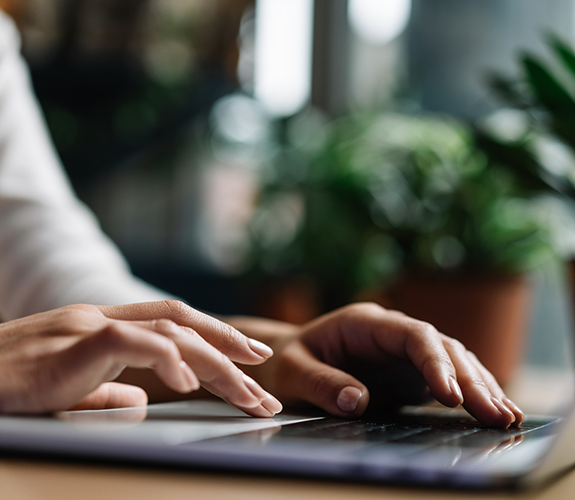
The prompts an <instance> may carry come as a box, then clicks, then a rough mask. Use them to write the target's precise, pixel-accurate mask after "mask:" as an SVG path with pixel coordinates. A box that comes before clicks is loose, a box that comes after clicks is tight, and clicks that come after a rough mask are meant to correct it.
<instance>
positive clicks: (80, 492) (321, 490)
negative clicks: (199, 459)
mask: <svg viewBox="0 0 575 500" xmlns="http://www.w3.org/2000/svg"><path fill="white" fill-rule="evenodd" d="M574 492H575V472H573V473H571V474H569V475H567V476H566V477H564V478H562V479H560V480H558V481H556V482H554V483H553V484H552V485H550V486H549V487H547V488H545V489H543V490H541V491H531V492H522V493H513V492H501V493H493V492H491V493H474V492H457V491H441V490H435V491H434V490H427V489H419V490H416V489H409V488H398V487H389V486H378V485H356V484H342V483H330V482H324V481H307V480H301V479H283V478H279V479H278V478H269V477H256V476H249V477H240V476H235V475H226V474H206V473H195V472H179V471H178V472H169V471H157V470H150V469H133V468H126V467H111V466H91V465H90V466H87V465H70V464H58V463H48V462H44V463H43V462H32V461H21V460H16V461H9V460H6V459H4V460H1V461H0V498H2V500H132V499H134V500H148V499H150V500H151V499H161V500H179V499H182V500H184V499H185V500H191V499H201V500H220V499H221V500H294V499H297V500H344V499H345V500H350V499H351V500H371V499H374V500H375V499H378V500H381V499H394V500H395V499H397V500H412V499H413V500H415V499H418V500H424V499H425V500H457V499H470V498H471V499H474V500H483V499H485V500H487V499H489V500H503V499H515V500H517V499H525V500H571V499H572V498H573V496H574Z"/></svg>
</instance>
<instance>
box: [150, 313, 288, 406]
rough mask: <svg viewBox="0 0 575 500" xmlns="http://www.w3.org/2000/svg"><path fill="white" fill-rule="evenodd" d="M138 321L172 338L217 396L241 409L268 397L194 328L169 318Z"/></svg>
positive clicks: (207, 386) (200, 377)
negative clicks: (181, 325) (184, 326)
mask: <svg viewBox="0 0 575 500" xmlns="http://www.w3.org/2000/svg"><path fill="white" fill-rule="evenodd" d="M140 324H144V325H146V326H148V327H149V328H153V329H154V330H155V331H157V332H158V333H161V334H162V335H165V336H166V337H167V338H169V339H171V340H172V341H173V342H174V343H175V344H176V345H177V346H178V349H179V350H180V353H181V354H182V357H183V358H184V359H185V360H186V362H187V363H188V364H189V365H190V366H193V367H194V372H195V374H196V375H197V377H198V379H199V381H200V383H201V384H202V386H203V387H205V388H206V389H207V390H208V391H210V392H211V393H213V394H215V395H216V396H219V397H220V398H222V399H224V400H225V401H227V402H229V403H231V404H233V405H234V406H237V407H240V406H241V407H242V408H255V407H257V406H260V405H261V403H262V401H263V400H264V399H267V398H268V397H269V394H268V393H267V392H265V391H264V390H263V389H262V388H261V387H260V386H259V385H258V384H257V383H256V382H255V381H254V380H253V379H251V378H249V377H248V376H247V375H245V374H244V373H243V372H242V371H241V370H240V369H239V368H238V367H237V366H236V365H234V364H233V363H232V362H231V361H230V359H229V358H228V357H227V356H226V355H225V354H223V353H222V352H220V351H219V350H218V349H216V348H215V347H214V346H212V345H211V344H209V343H208V342H206V340H205V339H204V338H203V337H201V336H200V335H199V334H198V333H197V332H195V331H194V330H193V329H191V328H183V327H180V326H179V325H177V324H176V323H174V322H173V321H170V320H154V321H151V322H140ZM278 403H279V402H278Z"/></svg>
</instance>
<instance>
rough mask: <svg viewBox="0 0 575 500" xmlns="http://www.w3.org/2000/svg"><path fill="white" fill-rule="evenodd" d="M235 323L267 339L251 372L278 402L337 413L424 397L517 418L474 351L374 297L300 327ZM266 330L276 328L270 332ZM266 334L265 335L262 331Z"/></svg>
mask: <svg viewBox="0 0 575 500" xmlns="http://www.w3.org/2000/svg"><path fill="white" fill-rule="evenodd" d="M233 323H234V324H235V325H236V326H237V327H238V328H239V329H240V330H242V331H244V332H250V334H252V335H253V334H255V335H256V336H259V337H260V338H262V339H265V340H266V341H267V342H270V343H272V344H273V345H274V348H275V351H276V355H275V357H274V359H272V360H270V361H269V362H268V363H265V364H264V365H262V366H261V367H260V368H258V369H257V376H258V378H259V379H260V380H261V382H262V383H263V384H264V387H266V388H267V390H269V391H270V392H272V393H273V394H275V395H276V396H277V397H279V398H280V400H281V401H282V402H284V404H288V405H294V404H295V405H297V404H301V403H302V402H305V403H311V404H314V405H316V406H319V407H321V408H323V409H325V410H327V411H328V412H330V413H331V414H333V415H336V416H340V417H358V416H360V415H361V414H362V413H363V412H364V411H365V410H366V408H367V406H368V403H369V402H370V398H371V404H370V407H378V408H384V409H393V408H397V407H399V406H401V405H405V404H418V403H422V402H424V401H425V400H426V399H427V398H428V397H429V394H431V395H433V396H434V397H435V398H436V399H437V400H438V401H439V402H440V403H443V404H444V405H446V406H449V407H455V406H457V405H459V404H463V406H464V407H465V409H466V410H467V411H468V412H469V413H470V414H471V415H473V416H474V417H476V418H477V419H478V420H479V421H481V422H483V423H485V424H486V425H490V426H494V427H508V426H509V425H511V424H515V425H519V424H520V423H521V421H522V420H523V418H524V415H523V413H522V412H521V410H520V409H519V408H518V407H517V406H516V405H515V404H514V403H513V402H512V401H510V400H509V399H508V398H506V397H505V394H504V392H503V390H502V389H501V388H500V387H499V385H498V384H497V382H496V381H495V379H494V378H493V376H492V375H491V374H490V373H489V372H488V371H487V370H486V369H485V368H484V367H483V365H481V363H480V362H479V361H478V360H477V358H476V357H475V355H474V354H472V353H471V352H469V351H468V350H467V349H465V347H464V346H463V345H462V344H461V343H460V342H458V341H456V340H454V339H452V338H449V337H447V336H445V335H443V334H441V333H439V332H438V331H437V330H436V329H435V328H433V327H432V326H431V325H429V324H428V323H424V322H421V321H418V320H415V319H412V318H409V317H407V316H405V315H404V314H402V313H400V312H397V311H389V310H386V309H384V308H382V307H380V306H378V305H375V304H354V305H350V306H347V307H344V308H342V309H339V310H337V311H335V312H332V313H330V314H327V315H325V316H322V317H320V318H318V319H316V320H314V321H311V322H310V323H307V324H305V325H303V326H301V327H295V326H290V327H288V326H286V325H285V324H282V323H278V322H267V323H266V324H265V326H264V324H262V325H258V324H257V321H256V322H254V320H251V321H250V320H246V319H241V318H239V319H238V320H236V321H235V322H233ZM273 330H283V333H282V334H280V335H276V336H275V339H274V336H273V335H271V334H270V333H266V332H272V331H273ZM266 335H267V336H266Z"/></svg>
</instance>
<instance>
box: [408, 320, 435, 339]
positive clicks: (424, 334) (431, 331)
mask: <svg viewBox="0 0 575 500" xmlns="http://www.w3.org/2000/svg"><path fill="white" fill-rule="evenodd" d="M413 321H414V322H413V324H412V325H411V333H412V335H413V336H414V337H416V338H418V339H421V340H423V339H428V338H429V337H436V336H437V335H438V333H439V332H438V331H437V329H436V328H435V327H434V326H433V325H432V324H431V323H427V322H426V321H419V320H413Z"/></svg>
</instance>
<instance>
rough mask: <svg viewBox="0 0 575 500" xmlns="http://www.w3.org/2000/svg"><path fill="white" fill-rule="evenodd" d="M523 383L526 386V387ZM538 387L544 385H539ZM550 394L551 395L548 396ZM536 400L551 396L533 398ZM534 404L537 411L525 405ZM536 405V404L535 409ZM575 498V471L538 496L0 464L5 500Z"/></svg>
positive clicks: (545, 379)
mask: <svg viewBox="0 0 575 500" xmlns="http://www.w3.org/2000/svg"><path fill="white" fill-rule="evenodd" d="M521 380H522V382H524V383H525V382H528V384H527V385H528V387H529V391H524V392H523V393H522V392H521V388H520V387H518V388H514V389H513V391H512V392H513V393H515V397H516V399H517V400H518V402H520V403H521V404H524V405H527V407H528V408H527V409H528V410H529V411H531V412H534V411H536V412H538V411H540V410H545V409H547V407H552V406H553V405H555V404H556V402H557V400H558V399H559V398H562V397H563V395H564V394H566V393H567V392H566V391H567V390H568V389H567V388H566V387H565V386H564V384H563V385H562V384H561V383H559V382H558V381H557V378H556V377H555V376H554V375H553V374H547V375H546V374H545V373H538V372H535V373H533V372H531V373H528V374H525V373H524V374H521ZM522 385H523V384H522ZM538 386H539V387H538ZM550 388H553V389H554V390H552V391H550ZM534 394H539V395H541V394H546V397H545V398H544V397H538V398H535V399H534V398H533V395H534ZM529 400H530V401H531V402H533V401H536V402H537V403H538V404H537V405H536V406H530V405H529V404H528V402H529ZM532 404H533V403H532ZM573 492H575V470H574V471H573V472H571V473H570V474H567V475H565V476H564V477H563V478H561V479H559V480H557V481H555V482H553V483H552V484H551V485H549V486H548V487H546V488H544V489H542V490H540V491H529V492H524V493H520V494H517V493H506V492H501V493H493V492H491V493H485V494H484V493H469V492H467V493H466V492H455V491H453V492H451V491H450V492H446V491H437V490H436V491H433V490H426V489H419V490H416V489H409V488H398V487H390V486H379V485H366V484H348V483H333V482H328V481H311V480H302V479H291V478H270V477H258V476H240V475H232V474H223V473H222V474H216V473H213V474H208V473H197V472H186V471H169V470H154V469H151V468H133V467H132V468H130V467H127V466H125V467H124V466H112V465H86V464H71V463H64V462H61V463H59V462H49V461H33V460H22V459H15V460H10V459H8V458H3V459H1V460H0V498H1V499H2V500H52V499H54V500H78V499H81V500H92V499H94V500H96V499H98V500H102V499H103V500H116V499H118V500H131V499H137V500H147V499H158V498H161V499H162V500H178V499H186V500H189V499H195V498H201V499H202V500H204V499H207V500H212V499H216V500H219V499H225V500H270V499H273V500H284V499H285V500H288V499H289V500H293V499H298V500H339V499H342V500H343V499H354V500H364V499H365V500H368V499H376V498H377V499H398V500H412V499H422V500H423V499H426V500H451V499H453V500H455V499H460V498H461V499H463V498H473V499H476V500H483V499H489V500H501V499H518V498H521V499H529V500H571V499H572V498H573V495H574V493H573Z"/></svg>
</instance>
